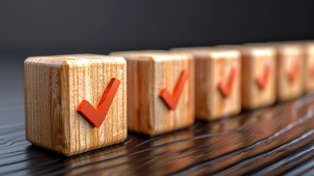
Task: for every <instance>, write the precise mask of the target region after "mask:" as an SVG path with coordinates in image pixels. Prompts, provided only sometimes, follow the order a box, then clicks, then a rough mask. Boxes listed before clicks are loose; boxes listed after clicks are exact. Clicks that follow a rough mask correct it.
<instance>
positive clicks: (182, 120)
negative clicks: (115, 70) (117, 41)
mask: <svg viewBox="0 0 314 176" xmlns="http://www.w3.org/2000/svg"><path fill="white" fill-rule="evenodd" d="M110 55H114V56H123V57H124V58H125V59H126V60H127V72H128V74H127V75H128V76H127V79H128V129H129V130H131V131H133V132H137V133H142V134H146V135H149V136H156V135H160V134H164V133H167V132H172V131H175V130H179V129H182V128H185V127H188V126H190V125H192V124H193V123H194V119H195V118H194V66H193V60H192V56H191V55H187V54H176V55H175V54H169V53H168V52H165V51H133V52H113V53H110ZM182 76H183V77H182ZM181 78H182V79H181ZM180 87H181V89H182V92H181V93H179V92H180V91H178V88H180ZM165 90H166V92H168V99H167V98H165V97H164V96H163V95H165ZM172 100H173V101H172ZM176 100H177V104H176ZM173 102H174V104H176V106H173V104H171V103H173Z"/></svg>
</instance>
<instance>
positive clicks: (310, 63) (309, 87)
mask: <svg viewBox="0 0 314 176" xmlns="http://www.w3.org/2000/svg"><path fill="white" fill-rule="evenodd" d="M292 43H297V44H301V45H302V47H303V53H304V58H303V61H304V64H303V69H302V70H303V87H304V91H305V92H307V93H308V92H313V91H314V41H294V42H292Z"/></svg>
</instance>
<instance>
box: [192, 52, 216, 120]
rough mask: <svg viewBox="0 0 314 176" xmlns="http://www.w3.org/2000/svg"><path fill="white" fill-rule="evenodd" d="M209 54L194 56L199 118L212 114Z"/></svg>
mask: <svg viewBox="0 0 314 176" xmlns="http://www.w3.org/2000/svg"><path fill="white" fill-rule="evenodd" d="M207 57H208V56H204V55H198V56H194V64H195V66H194V68H195V70H196V71H195V116H196V117H197V118H202V117H206V116H207V115H208V114H210V108H209V107H210V101H208V97H210V91H209V86H210V80H211V79H210V78H211V77H210V75H211V74H210V72H211V71H212V70H211V68H210V64H209V61H210V60H209V59H206V58H207Z"/></svg>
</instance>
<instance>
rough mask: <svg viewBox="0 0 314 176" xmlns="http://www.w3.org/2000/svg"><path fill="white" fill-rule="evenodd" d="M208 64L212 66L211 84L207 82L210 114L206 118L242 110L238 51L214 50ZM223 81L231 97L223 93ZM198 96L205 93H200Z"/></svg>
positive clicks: (210, 118)
mask: <svg viewBox="0 0 314 176" xmlns="http://www.w3.org/2000/svg"><path fill="white" fill-rule="evenodd" d="M208 64H209V68H210V69H208V71H209V73H208V75H209V77H208V79H209V80H210V84H207V87H208V88H207V89H208V90H209V93H208V95H207V101H209V103H208V105H207V109H208V112H209V115H207V116H206V119H209V120H214V119H217V118H220V117H224V116H229V115H234V114H237V113H239V112H240V110H241V99H240V79H241V78H240V70H241V65H240V54H239V53H238V52H226V53H224V52H220V53H215V52H213V53H211V54H210V57H209V62H208ZM232 77H233V78H232ZM232 79H234V81H233V83H231V82H232ZM221 83H223V84H224V85H226V86H228V89H229V90H228V91H230V96H229V97H227V96H225V95H224V94H223V93H222V90H221V87H220V86H219V85H220V84H221ZM198 96H203V95H201V94H199V95H198Z"/></svg>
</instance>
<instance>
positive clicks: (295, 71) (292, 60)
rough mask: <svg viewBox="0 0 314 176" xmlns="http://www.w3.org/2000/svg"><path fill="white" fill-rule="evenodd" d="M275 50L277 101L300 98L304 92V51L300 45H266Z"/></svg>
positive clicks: (279, 43) (280, 43) (281, 43)
mask: <svg viewBox="0 0 314 176" xmlns="http://www.w3.org/2000/svg"><path fill="white" fill-rule="evenodd" d="M263 45H268V46H273V47H275V49H276V53H277V54H276V62H277V64H276V72H277V73H276V95H277V100H278V101H286V100H291V99H295V98H297V97H299V96H301V95H302V94H303V92H304V84H303V74H304V71H302V70H303V64H304V51H303V47H302V45H301V44H296V43H285V42H278V43H266V44H263Z"/></svg>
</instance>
